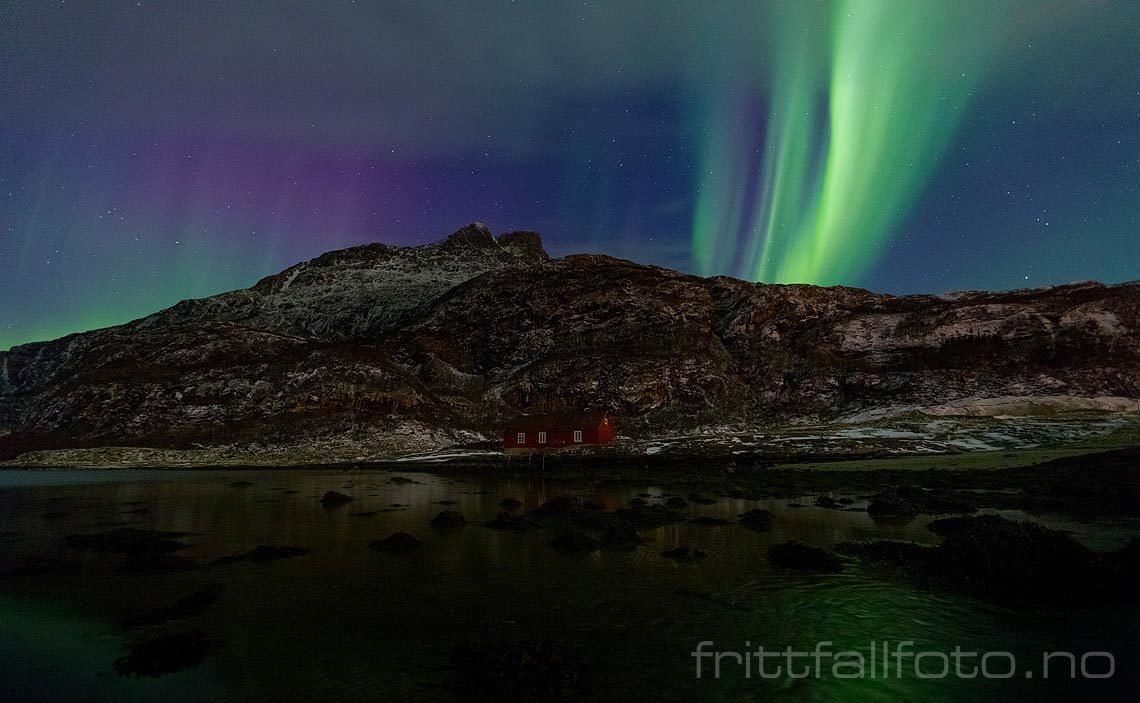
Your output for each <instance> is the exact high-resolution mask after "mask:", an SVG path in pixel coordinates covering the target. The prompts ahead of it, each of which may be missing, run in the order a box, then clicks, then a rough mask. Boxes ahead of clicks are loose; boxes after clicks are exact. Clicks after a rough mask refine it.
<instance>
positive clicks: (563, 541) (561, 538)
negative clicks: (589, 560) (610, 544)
mask: <svg viewBox="0 0 1140 703" xmlns="http://www.w3.org/2000/svg"><path fill="white" fill-rule="evenodd" d="M546 544H547V546H549V547H554V548H555V549H560V550H562V551H564V552H594V551H597V550H599V549H601V548H602V547H603V546H604V545H603V544H602V541H601V540H600V539H597V538H595V537H591V536H590V535H587V534H584V533H582V532H564V533H562V534H560V535H558V536H557V537H555V538H554V539H552V540H550V541H549V542H547V543H546Z"/></svg>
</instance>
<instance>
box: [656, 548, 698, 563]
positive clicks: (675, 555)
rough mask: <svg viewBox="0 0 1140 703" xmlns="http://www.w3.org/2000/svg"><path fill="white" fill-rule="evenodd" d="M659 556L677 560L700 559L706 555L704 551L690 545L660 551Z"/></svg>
mask: <svg viewBox="0 0 1140 703" xmlns="http://www.w3.org/2000/svg"><path fill="white" fill-rule="evenodd" d="M661 556H663V557H665V558H666V559H676V560H677V561H700V560H701V559H704V558H705V557H707V556H708V554H706V553H705V552H702V551H701V550H699V549H693V548H692V547H676V548H674V549H666V550H665V551H663V552H661Z"/></svg>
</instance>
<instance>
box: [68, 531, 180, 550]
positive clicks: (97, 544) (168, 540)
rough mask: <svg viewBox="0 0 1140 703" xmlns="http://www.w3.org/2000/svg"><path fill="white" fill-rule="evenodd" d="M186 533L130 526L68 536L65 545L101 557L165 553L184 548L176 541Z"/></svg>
mask: <svg viewBox="0 0 1140 703" xmlns="http://www.w3.org/2000/svg"><path fill="white" fill-rule="evenodd" d="M188 534H189V533H186V532H162V531H160V530H138V529H135V528H133V527H116V528H114V529H111V530H107V531H106V532H98V533H95V534H89V535H67V536H66V537H64V542H65V543H66V544H67V546H69V547H71V548H72V549H78V550H82V551H88V552H99V553H103V554H127V555H130V556H143V555H155V554H166V553H169V552H176V551H178V550H180V549H185V548H186V547H187V546H189V545H186V544H183V543H182V542H179V541H178V539H179V538H181V537H186V536H188Z"/></svg>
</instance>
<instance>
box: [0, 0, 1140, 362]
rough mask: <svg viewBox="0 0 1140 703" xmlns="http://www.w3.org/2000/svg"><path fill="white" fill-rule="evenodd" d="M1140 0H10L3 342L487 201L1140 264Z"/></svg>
mask: <svg viewBox="0 0 1140 703" xmlns="http://www.w3.org/2000/svg"><path fill="white" fill-rule="evenodd" d="M1138 26H1140V3H1137V2H1135V1H1134V0H1124V1H1121V2H1114V1H1110V0H1104V1H1101V2H1097V1H1092V0H1023V1H1021V0H1019V1H1013V2H1002V1H1001V0H985V1H984V2H982V1H978V0H955V2H938V1H936V0H931V1H930V2H926V1H925V0H923V1H914V0H833V1H821V2H813V1H812V0H803V1H798V0H797V1H794V2H793V1H789V2H779V1H773V2H758V1H755V0H742V1H739V2H730V1H728V0H704V1H702V2H696V1H693V2H667V1H666V0H627V1H624V2H610V1H608V0H598V1H596V2H594V1H591V2H579V1H574V0H567V1H566V2H539V1H537V0H536V1H535V2H507V1H505V0H504V1H495V2H490V1H483V0H462V1H461V0H455V1H453V2H438V1H427V0H425V1H423V2H375V3H370V2H352V1H351V0H322V1H321V2H291V1H288V0H275V1H273V2H261V1H258V0H247V1H245V2H232V3H230V2H226V3H222V2H196V3H174V2H147V1H144V2H114V1H113V0H107V1H106V2H80V3H75V2H58V1H52V2H49V1H47V0H37V1H34V2H24V1H22V0H9V1H8V2H5V3H3V4H0V349H6V348H8V347H10V346H12V345H15V344H21V343H24V342H28V341H33V340H39V339H48V338H54V337H58V336H61V335H64V334H67V333H70V332H75V331H82V330H87V329H92V328H97V327H102V326H106V325H111V324H117V323H120V322H124V321H127V320H130V319H133V318H135V317H139V316H142V315H145V314H147V313H149V312H152V311H154V310H157V309H159V308H162V307H165V306H167V305H171V304H173V303H175V302H177V301H178V300H181V299H184V298H190V297H201V296H205V295H210V294H213V293H217V292H221V291H224V290H229V289H233V288H240V287H245V286H248V285H251V284H252V283H254V282H255V281H256V280H257V279H259V278H261V277H262V276H265V275H268V274H271V273H274V272H276V271H278V270H280V269H282V268H285V267H286V266H288V265H291V264H293V263H295V262H297V261H300V260H303V259H307V258H311V257H313V256H316V255H318V254H320V253H322V252H324V251H327V250H330V249H335V248H341V247H346V246H352V245H356V244H363V243H367V242H372V241H381V242H385V243H389V244H399V245H410V244H420V243H426V242H430V241H434V240H437V239H440V238H442V237H443V236H446V235H447V234H449V233H450V232H452V231H454V230H455V229H457V228H458V227H459V226H462V225H463V224H466V223H467V222H471V221H482V222H485V223H487V224H488V225H489V226H490V227H491V228H492V229H493V230H494V231H496V232H500V231H506V230H510V229H534V230H538V231H540V232H541V233H542V234H543V238H544V242H545V243H546V246H547V249H548V250H549V251H550V252H551V253H552V254H554V255H562V254H568V253H576V252H583V251H589V252H600V253H606V254H611V255H614V256H618V257H623V258H628V259H633V260H636V261H640V262H644V263H651V264H658V265H663V266H669V267H672V268H677V269H681V270H685V271H690V272H693V273H698V274H701V275H714V274H727V275H732V276H738V277H741V278H747V279H750V280H761V281H768V282H809V283H820V284H845V285H857V286H863V287H867V288H871V289H874V290H880V291H886V292H891V293H911V292H942V291H947V290H956V289H965V288H990V289H1010V288H1019V287H1028V286H1039V285H1047V284H1056V283H1065V282H1070V281H1076V280H1087V279H1097V280H1102V281H1105V282H1120V281H1127V280H1135V279H1140V236H1138V235H1140V226H1138V221H1137V220H1138V217H1140V34H1137V29H1136V28H1137V27H1138Z"/></svg>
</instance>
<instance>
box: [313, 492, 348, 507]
mask: <svg viewBox="0 0 1140 703" xmlns="http://www.w3.org/2000/svg"><path fill="white" fill-rule="evenodd" d="M352 501H353V497H352V496H350V495H345V494H344V493H341V492H340V491H328V492H327V493H325V494H324V495H323V496H321V505H323V506H325V507H328V508H331V507H333V506H337V505H344V504H345V503H351V502H352Z"/></svg>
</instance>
